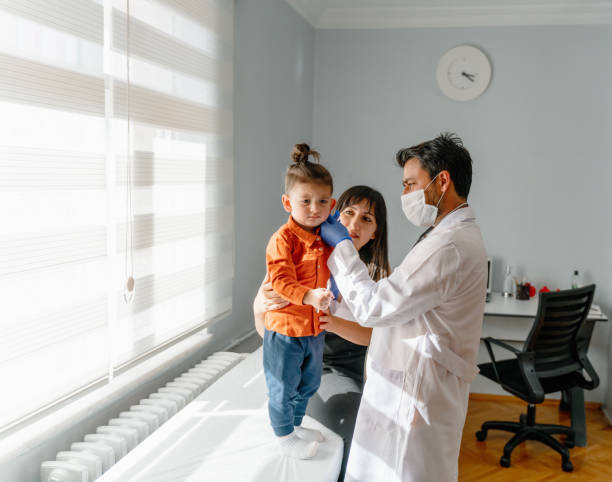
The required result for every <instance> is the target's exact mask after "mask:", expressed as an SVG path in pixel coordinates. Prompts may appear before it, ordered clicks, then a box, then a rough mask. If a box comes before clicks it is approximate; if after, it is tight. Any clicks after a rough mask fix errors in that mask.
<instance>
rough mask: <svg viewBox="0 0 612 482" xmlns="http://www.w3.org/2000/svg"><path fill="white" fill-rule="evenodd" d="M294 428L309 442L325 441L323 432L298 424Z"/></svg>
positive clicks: (298, 434)
mask: <svg viewBox="0 0 612 482" xmlns="http://www.w3.org/2000/svg"><path fill="white" fill-rule="evenodd" d="M293 430H294V431H295V433H296V435H297V436H298V437H300V438H301V439H302V440H306V441H307V442H323V441H324V440H325V437H323V434H322V433H321V432H319V431H318V430H315V429H313V428H305V427H302V426H301V425H298V426H297V427H293Z"/></svg>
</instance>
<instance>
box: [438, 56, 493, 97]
mask: <svg viewBox="0 0 612 482" xmlns="http://www.w3.org/2000/svg"><path fill="white" fill-rule="evenodd" d="M436 78H437V80H438V85H439V86H440V90H441V91H442V92H443V93H444V94H445V95H446V96H448V97H450V98H451V99H453V100H459V101H466V100H472V99H475V98H476V97H478V96H479V95H480V94H482V93H483V92H484V91H485V90H487V87H488V86H489V82H490V80H491V63H490V62H489V59H488V58H487V56H486V55H485V54H484V52H483V51H482V50H480V49H477V48H476V47H471V46H469V45H460V46H458V47H455V48H452V49H450V50H449V51H448V52H446V53H445V54H444V55H443V56H442V58H441V59H440V62H439V63H438V70H437V72H436Z"/></svg>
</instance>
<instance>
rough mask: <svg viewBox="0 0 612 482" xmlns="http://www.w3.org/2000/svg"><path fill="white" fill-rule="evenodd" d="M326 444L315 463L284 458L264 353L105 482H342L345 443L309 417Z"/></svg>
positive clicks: (237, 368) (241, 366)
mask: <svg viewBox="0 0 612 482" xmlns="http://www.w3.org/2000/svg"><path fill="white" fill-rule="evenodd" d="M303 425H304V426H305V427H310V428H316V429H318V430H320V431H321V432H322V433H323V435H324V437H325V442H323V443H321V444H320V445H319V450H318V452H317V454H316V455H315V457H314V458H313V459H311V460H296V459H290V458H288V457H286V456H284V455H283V454H282V453H281V452H280V450H279V449H278V447H277V442H276V437H275V436H274V433H273V432H272V429H271V427H270V423H269V419H268V409H267V397H266V385H265V380H264V375H263V363H262V349H261V348H260V349H259V350H257V351H256V352H254V353H252V354H251V355H249V356H248V357H247V358H246V359H245V360H244V361H243V362H241V363H239V364H238V365H237V366H235V367H234V368H232V369H231V370H230V371H229V372H227V373H226V374H225V375H223V376H222V377H221V378H220V379H219V380H217V381H216V382H215V383H214V384H213V385H212V386H211V387H210V388H208V389H206V390H205V391H204V392H202V393H201V394H200V395H199V396H198V397H197V398H196V399H195V400H194V401H193V402H191V403H190V404H188V405H187V406H186V407H185V408H184V409H183V410H181V411H180V412H178V413H177V414H176V415H175V416H174V417H172V418H171V419H170V420H169V421H168V422H167V423H165V424H164V425H163V426H161V427H160V428H159V429H158V430H157V431H155V432H154V433H152V434H151V435H150V436H149V437H148V438H147V439H146V440H144V441H143V442H142V443H141V444H139V445H138V446H137V447H136V448H135V449H134V450H133V451H132V452H130V453H129V454H128V455H127V456H125V457H124V458H123V459H122V460H121V462H120V463H117V465H115V466H114V467H112V468H111V469H110V470H109V471H108V472H107V473H106V474H104V475H103V476H102V477H101V478H100V479H98V480H99V481H102V482H109V481H126V480H129V481H130V482H139V481H141V482H144V481H146V482H166V481H168V480H172V481H173V482H174V481H190V482H202V481H214V482H219V481H224V482H226V481H236V482H275V481H282V482H302V481H304V482H306V481H308V482H335V481H336V480H337V479H338V474H339V472H340V464H341V462H342V452H343V442H342V439H341V438H340V437H339V436H338V435H336V434H335V433H334V432H332V431H330V430H329V429H327V428H326V427H324V426H323V425H321V424H320V423H319V422H317V421H316V420H314V419H312V418H310V417H309V416H306V417H304V421H303Z"/></svg>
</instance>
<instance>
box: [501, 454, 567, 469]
mask: <svg viewBox="0 0 612 482" xmlns="http://www.w3.org/2000/svg"><path fill="white" fill-rule="evenodd" d="M499 465H501V466H502V467H510V457H506V456H505V455H502V457H501V459H499ZM570 465H571V464H570ZM563 470H565V469H563Z"/></svg>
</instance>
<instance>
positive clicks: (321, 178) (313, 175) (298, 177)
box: [285, 144, 334, 194]
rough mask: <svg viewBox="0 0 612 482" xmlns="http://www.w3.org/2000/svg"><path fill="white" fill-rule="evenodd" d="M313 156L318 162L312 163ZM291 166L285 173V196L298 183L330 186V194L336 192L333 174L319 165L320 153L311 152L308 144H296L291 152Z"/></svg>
mask: <svg viewBox="0 0 612 482" xmlns="http://www.w3.org/2000/svg"><path fill="white" fill-rule="evenodd" d="M310 156H312V157H313V158H314V159H315V160H316V161H317V162H316V163H315V162H310V161H309V160H308V158H309V157H310ZM291 160H292V161H293V164H291V165H290V166H289V167H288V168H287V171H286V172H285V194H289V191H291V189H292V188H293V186H294V185H295V184H296V183H298V182H314V183H317V184H323V185H324V186H329V189H330V192H333V190H334V182H333V180H332V177H331V174H330V173H329V171H328V170H327V169H325V168H324V167H323V166H322V165H321V164H319V153H318V152H317V151H311V150H310V147H309V146H308V144H296V145H294V146H293V150H292V151H291Z"/></svg>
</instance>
